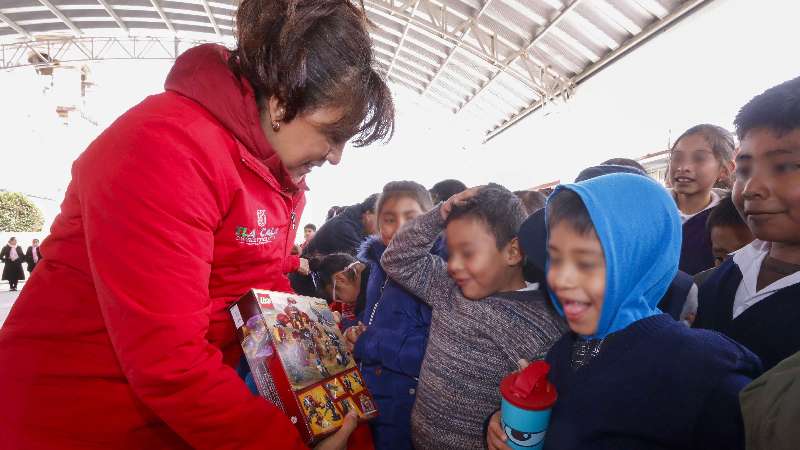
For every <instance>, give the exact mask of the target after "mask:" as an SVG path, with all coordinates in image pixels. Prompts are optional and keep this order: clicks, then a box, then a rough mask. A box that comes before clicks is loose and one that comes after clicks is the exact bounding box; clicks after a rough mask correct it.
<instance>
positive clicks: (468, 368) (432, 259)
mask: <svg viewBox="0 0 800 450" xmlns="http://www.w3.org/2000/svg"><path fill="white" fill-rule="evenodd" d="M525 217H526V214H525V209H524V206H523V205H522V203H521V202H520V200H519V199H518V198H517V197H516V196H514V194H512V193H511V192H510V191H508V190H507V189H505V188H503V187H501V186H498V185H489V186H486V187H480V188H473V189H469V190H467V191H464V192H462V193H460V194H456V195H454V196H453V197H451V198H450V199H449V200H447V201H446V202H445V203H443V204H440V205H439V206H438V207H436V208H434V209H433V210H431V211H430V212H428V213H426V214H424V215H422V216H420V217H418V218H417V219H415V220H414V221H413V222H410V223H409V224H407V225H406V226H405V227H404V228H403V229H401V230H400V231H398V232H397V234H396V235H395V237H394V239H393V240H392V242H391V243H390V245H389V247H388V248H387V249H386V251H385V252H384V254H383V258H382V259H381V264H382V266H383V268H384V270H385V271H386V273H387V274H388V275H389V276H390V277H391V278H393V279H394V280H395V281H396V282H398V283H400V284H401V285H402V286H403V287H405V288H406V289H407V290H408V291H409V292H411V293H412V294H414V295H416V296H417V297H419V298H420V299H422V300H423V301H425V302H427V303H428V304H429V305H430V306H431V307H432V309H433V317H432V320H431V328H430V332H429V338H428V346H427V350H426V352H425V360H424V362H423V363H422V370H421V372H420V380H419V385H418V388H417V399H416V403H415V405H414V410H413V413H412V416H411V427H412V438H413V442H414V446H415V447H416V448H417V449H420V450H426V449H436V450H445V449H459V450H461V449H478V448H483V446H484V439H483V421H484V419H485V418H486V417H488V416H489V415H490V414H491V413H492V412H493V411H494V410H495V409H497V405H499V404H500V390H499V386H500V381H501V380H502V379H503V377H505V376H506V375H507V374H509V373H511V372H513V371H515V370H517V369H518V363H519V360H521V359H524V360H528V361H530V360H534V359H541V358H543V357H544V355H545V354H546V353H547V350H548V349H549V348H550V346H551V345H552V344H553V343H554V342H555V341H556V340H558V338H559V337H561V335H562V334H563V333H564V332H565V331H566V330H567V328H566V324H565V323H564V320H563V319H562V318H561V317H560V316H559V315H558V313H556V311H555V309H554V308H553V306H552V305H551V303H550V302H549V301H548V300H547V299H546V298H545V297H544V296H543V295H542V293H541V292H540V291H539V289H538V285H536V284H530V283H527V282H526V281H525V279H524V277H523V274H522V264H523V260H524V255H523V254H522V252H521V250H520V246H519V242H518V240H517V237H516V233H517V231H518V230H519V226H520V225H521V224H522V222H523V221H524V220H525ZM443 229H445V236H446V241H447V250H448V255H449V259H448V261H447V262H445V261H443V260H442V259H441V258H439V257H438V256H433V255H431V253H430V249H431V247H432V246H433V244H434V242H435V241H436V239H437V237H438V236H439V234H440V233H441V232H442V230H443Z"/></svg>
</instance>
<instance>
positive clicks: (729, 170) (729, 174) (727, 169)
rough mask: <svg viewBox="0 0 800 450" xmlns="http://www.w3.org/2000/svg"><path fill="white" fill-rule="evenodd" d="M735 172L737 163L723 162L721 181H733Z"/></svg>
mask: <svg viewBox="0 0 800 450" xmlns="http://www.w3.org/2000/svg"><path fill="white" fill-rule="evenodd" d="M735 170H736V163H735V162H733V161H726V162H723V163H722V164H721V168H720V179H725V180H731V179H732V178H733V173H734V171H735ZM731 181H732V180H731Z"/></svg>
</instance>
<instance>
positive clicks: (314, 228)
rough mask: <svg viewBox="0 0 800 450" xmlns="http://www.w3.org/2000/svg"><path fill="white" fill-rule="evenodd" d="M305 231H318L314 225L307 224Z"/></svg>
mask: <svg viewBox="0 0 800 450" xmlns="http://www.w3.org/2000/svg"><path fill="white" fill-rule="evenodd" d="M303 229H304V230H312V231H317V226H316V225H314V224H313V223H307V224H306V226H304V227H303Z"/></svg>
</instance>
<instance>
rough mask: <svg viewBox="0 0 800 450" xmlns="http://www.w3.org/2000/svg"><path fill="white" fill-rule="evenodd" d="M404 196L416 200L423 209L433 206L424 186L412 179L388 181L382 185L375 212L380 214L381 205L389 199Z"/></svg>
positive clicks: (426, 209)
mask: <svg viewBox="0 0 800 450" xmlns="http://www.w3.org/2000/svg"><path fill="white" fill-rule="evenodd" d="M401 197H406V198H410V199H412V200H414V201H416V202H417V203H418V204H419V207H420V208H422V210H423V211H428V210H430V209H431V208H433V201H432V200H431V194H430V193H429V192H428V190H427V189H425V186H423V185H421V184H419V183H417V182H414V181H390V182H389V183H386V186H384V187H383V192H381V195H380V197H378V202H377V206H376V207H375V213H376V214H380V213H381V210H382V209H383V205H384V204H386V202H387V201H388V200H389V199H393V198H401Z"/></svg>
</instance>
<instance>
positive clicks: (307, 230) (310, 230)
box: [300, 223, 317, 253]
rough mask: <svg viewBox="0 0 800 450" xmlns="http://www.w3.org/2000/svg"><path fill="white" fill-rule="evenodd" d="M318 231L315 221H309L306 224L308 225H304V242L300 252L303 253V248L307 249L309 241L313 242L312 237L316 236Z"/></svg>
mask: <svg viewBox="0 0 800 450" xmlns="http://www.w3.org/2000/svg"><path fill="white" fill-rule="evenodd" d="M316 232H317V226H316V225H314V224H313V223H308V224H306V226H304V227H303V239H304V240H303V243H302V244H300V253H303V250H305V248H306V246H307V245H308V243H309V242H311V239H313V238H314V234H316Z"/></svg>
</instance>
